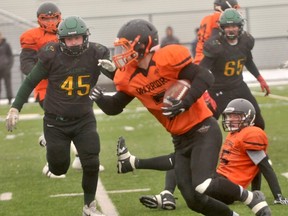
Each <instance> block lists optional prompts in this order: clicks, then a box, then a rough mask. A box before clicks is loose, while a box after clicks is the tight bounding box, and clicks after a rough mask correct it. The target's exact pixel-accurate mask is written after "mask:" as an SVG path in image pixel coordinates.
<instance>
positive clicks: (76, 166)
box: [72, 155, 82, 170]
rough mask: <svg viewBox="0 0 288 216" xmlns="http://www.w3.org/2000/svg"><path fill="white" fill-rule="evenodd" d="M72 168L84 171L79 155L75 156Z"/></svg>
mask: <svg viewBox="0 0 288 216" xmlns="http://www.w3.org/2000/svg"><path fill="white" fill-rule="evenodd" d="M72 168H73V169H76V170H82V164H81V161H80V158H79V156H78V155H75V158H74V161H73V163H72Z"/></svg>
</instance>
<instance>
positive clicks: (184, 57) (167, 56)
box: [153, 44, 192, 69]
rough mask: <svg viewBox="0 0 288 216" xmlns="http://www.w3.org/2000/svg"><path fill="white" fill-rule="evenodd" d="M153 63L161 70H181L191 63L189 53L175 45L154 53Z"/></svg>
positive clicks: (180, 46) (184, 48)
mask: <svg viewBox="0 0 288 216" xmlns="http://www.w3.org/2000/svg"><path fill="white" fill-rule="evenodd" d="M153 58H155V59H154V61H155V62H156V63H157V66H158V67H161V68H174V69H176V68H179V69H181V68H183V67H185V66H186V65H188V64H190V63H191V62H192V56H191V53H190V51H189V50H188V49H187V48H186V47H184V46H182V45H177V44H171V45H167V46H165V47H163V48H160V49H159V50H157V51H156V53H155V55H154V57H153Z"/></svg>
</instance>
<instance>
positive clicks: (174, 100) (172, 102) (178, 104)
mask: <svg viewBox="0 0 288 216" xmlns="http://www.w3.org/2000/svg"><path fill="white" fill-rule="evenodd" d="M190 87H191V86H190V82H189V81H188V80H177V81H176V82H175V83H173V84H172V85H171V86H170V87H169V88H168V89H167V90H166V91H165V94H164V98H163V106H162V111H163V115H165V116H167V117H169V118H173V117H175V116H176V115H178V114H180V113H182V112H184V111H185V110H186V108H185V107H184V105H183V103H182V101H183V99H184V98H185V96H186V95H187V93H188V91H189V89H190Z"/></svg>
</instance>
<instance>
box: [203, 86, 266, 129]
mask: <svg viewBox="0 0 288 216" xmlns="http://www.w3.org/2000/svg"><path fill="white" fill-rule="evenodd" d="M208 92H209V94H210V96H211V97H212V98H213V99H214V100H215V102H216V104H217V110H216V112H215V111H212V112H213V115H214V117H215V118H216V119H219V117H220V115H221V114H222V112H223V111H224V110H225V108H226V106H227V105H228V103H229V102H230V101H231V100H234V99H236V98H243V99H246V100H248V101H250V102H251V103H252V104H253V106H254V108H255V111H256V117H255V121H254V122H255V126H257V127H260V128H261V129H263V130H264V129H265V122H264V119H263V117H262V115H261V110H260V108H259V105H258V103H257V101H256V99H255V97H254V96H253V95H252V93H251V91H250V89H249V87H248V86H247V84H246V83H245V82H242V83H241V84H240V85H239V86H235V87H234V88H233V89H229V90H221V89H213V88H212V89H209V90H208Z"/></svg>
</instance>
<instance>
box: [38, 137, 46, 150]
mask: <svg viewBox="0 0 288 216" xmlns="http://www.w3.org/2000/svg"><path fill="white" fill-rule="evenodd" d="M38 143H39V145H40V146H41V147H46V140H45V137H44V135H43V134H42V135H41V136H40V137H39V138H38Z"/></svg>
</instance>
